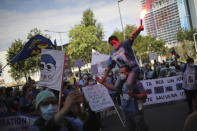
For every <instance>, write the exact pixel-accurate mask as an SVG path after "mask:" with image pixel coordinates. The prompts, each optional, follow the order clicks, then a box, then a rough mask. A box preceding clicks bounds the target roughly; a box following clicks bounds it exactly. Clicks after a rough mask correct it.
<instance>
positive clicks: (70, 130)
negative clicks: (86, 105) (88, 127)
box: [29, 90, 81, 131]
mask: <svg viewBox="0 0 197 131" xmlns="http://www.w3.org/2000/svg"><path fill="white" fill-rule="evenodd" d="M80 96H81V93H80V92H79V91H78V90H75V91H71V92H70V93H69V94H68V96H67V97H66V100H65V101H64V104H63V107H62V108H61V109H60V111H59V112H58V105H57V99H56V97H55V95H54V94H53V93H52V92H50V91H48V90H45V91H41V92H40V93H39V94H38V95H37V96H36V104H35V106H36V110H37V111H38V113H39V114H40V117H39V118H38V119H37V120H36V121H35V122H34V124H33V126H32V127H30V129H29V130H30V131H59V130H61V131H74V130H75V129H74V127H72V124H71V123H70V122H69V121H68V120H67V119H66V115H67V113H68V112H69V111H70V110H71V107H72V106H73V105H74V104H76V103H79V97H80ZM75 131H77V130H75Z"/></svg>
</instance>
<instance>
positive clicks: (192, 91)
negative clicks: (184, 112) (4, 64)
mask: <svg viewBox="0 0 197 131" xmlns="http://www.w3.org/2000/svg"><path fill="white" fill-rule="evenodd" d="M183 89H184V92H185V94H186V99H187V103H188V107H189V112H188V114H190V113H192V112H193V105H192V103H193V100H195V104H196V106H197V66H195V65H194V59H193V58H188V59H187V64H186V65H185V67H184V68H183Z"/></svg>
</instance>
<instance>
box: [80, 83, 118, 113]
mask: <svg viewBox="0 0 197 131" xmlns="http://www.w3.org/2000/svg"><path fill="white" fill-rule="evenodd" d="M82 89H83V93H84V95H85V97H86V99H87V100H88V102H89V105H90V108H91V110H92V111H95V112H99V111H102V110H104V109H106V108H109V107H112V106H114V103H113V101H112V99H111V97H110V96H109V93H108V90H107V89H106V88H105V87H103V86H102V85H100V84H96V85H92V86H86V87H83V88H82Z"/></svg>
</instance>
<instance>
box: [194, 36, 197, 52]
mask: <svg viewBox="0 0 197 131" xmlns="http://www.w3.org/2000/svg"><path fill="white" fill-rule="evenodd" d="M196 35H197V33H194V34H193V36H194V45H195V49H196V53H197V45H196V37H195V36H196Z"/></svg>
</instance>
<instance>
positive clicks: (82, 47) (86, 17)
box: [66, 9, 112, 65]
mask: <svg viewBox="0 0 197 131" xmlns="http://www.w3.org/2000/svg"><path fill="white" fill-rule="evenodd" d="M103 37H104V32H103V27H102V25H101V24H100V23H98V24H97V23H96V19H95V18H94V14H93V12H92V11H91V10H90V9H87V10H86V11H84V13H83V17H82V21H81V24H79V25H75V26H74V27H73V28H72V29H71V30H70V31H69V45H68V47H66V49H67V54H68V56H69V57H70V58H71V65H73V61H74V60H76V59H83V60H84V61H85V63H89V62H91V56H92V55H91V54H92V49H95V50H97V51H99V52H100V53H107V54H109V53H110V52H111V50H112V48H111V47H110V46H109V44H106V42H104V41H103Z"/></svg>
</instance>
